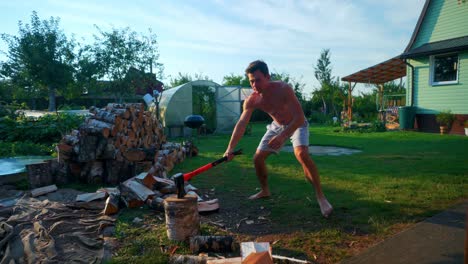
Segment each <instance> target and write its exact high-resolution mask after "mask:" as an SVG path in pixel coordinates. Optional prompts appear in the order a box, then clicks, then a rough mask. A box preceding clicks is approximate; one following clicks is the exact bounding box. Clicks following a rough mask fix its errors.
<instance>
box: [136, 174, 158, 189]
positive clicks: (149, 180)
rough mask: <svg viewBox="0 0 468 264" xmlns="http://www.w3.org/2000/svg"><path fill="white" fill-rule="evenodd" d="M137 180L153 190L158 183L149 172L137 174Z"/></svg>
mask: <svg viewBox="0 0 468 264" xmlns="http://www.w3.org/2000/svg"><path fill="white" fill-rule="evenodd" d="M135 180H136V181H138V182H140V183H141V184H143V185H145V186H146V187H147V188H148V189H151V190H153V187H154V184H155V183H156V179H155V178H154V177H153V176H152V175H151V174H149V173H147V172H142V173H140V174H138V175H137V176H135Z"/></svg>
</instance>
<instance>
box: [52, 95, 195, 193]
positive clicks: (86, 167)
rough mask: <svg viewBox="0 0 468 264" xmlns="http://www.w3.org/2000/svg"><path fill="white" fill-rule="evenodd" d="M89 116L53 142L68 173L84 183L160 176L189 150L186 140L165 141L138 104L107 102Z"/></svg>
mask: <svg viewBox="0 0 468 264" xmlns="http://www.w3.org/2000/svg"><path fill="white" fill-rule="evenodd" d="M90 113H91V115H90V116H89V117H87V118H86V120H85V122H84V123H83V124H82V125H81V126H80V127H79V129H78V130H73V131H72V132H71V133H70V134H68V135H65V136H64V137H63V138H62V140H61V141H60V143H59V144H58V146H57V150H58V153H59V157H58V160H59V163H60V164H61V167H62V168H65V169H64V170H65V171H66V174H67V176H69V178H73V179H79V181H80V182H84V183H102V184H111V185H117V184H119V183H121V182H123V181H125V180H127V179H129V178H131V177H133V176H135V175H137V174H139V173H141V172H143V171H149V170H151V171H152V174H153V175H155V176H158V177H162V178H165V177H167V173H168V172H169V171H170V170H172V168H173V167H174V165H175V164H177V163H179V162H182V161H183V160H184V159H185V157H186V155H187V154H188V155H191V154H192V152H194V149H193V146H192V145H191V144H190V143H189V144H187V145H182V144H179V143H170V142H166V136H165V135H164V133H163V127H162V124H161V122H160V121H159V120H158V118H157V116H156V114H155V113H153V112H149V111H145V109H144V105H143V104H141V103H132V104H115V103H110V104H108V105H107V106H106V107H104V108H102V109H100V108H96V107H91V109H90Z"/></svg>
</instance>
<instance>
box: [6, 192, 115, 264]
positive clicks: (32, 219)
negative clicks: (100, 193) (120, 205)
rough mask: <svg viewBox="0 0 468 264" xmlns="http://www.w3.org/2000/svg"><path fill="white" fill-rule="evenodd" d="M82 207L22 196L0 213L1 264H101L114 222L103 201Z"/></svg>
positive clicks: (80, 205)
mask: <svg viewBox="0 0 468 264" xmlns="http://www.w3.org/2000/svg"><path fill="white" fill-rule="evenodd" d="M83 205H84V204H77V203H73V202H68V203H62V202H55V201H51V200H48V199H46V200H43V201H41V200H39V199H34V198H30V197H27V196H23V197H22V198H20V199H19V200H18V202H17V203H16V205H15V206H13V207H10V208H6V209H2V210H0V259H1V261H0V264H3V263H71V262H72V263H100V262H101V260H102V258H103V254H104V248H103V238H102V235H101V234H102V231H103V229H104V228H106V227H108V226H113V225H114V222H115V218H112V217H109V216H106V215H103V214H102V208H103V206H104V202H103V201H100V202H97V203H95V204H87V205H86V206H87V209H84V208H83Z"/></svg>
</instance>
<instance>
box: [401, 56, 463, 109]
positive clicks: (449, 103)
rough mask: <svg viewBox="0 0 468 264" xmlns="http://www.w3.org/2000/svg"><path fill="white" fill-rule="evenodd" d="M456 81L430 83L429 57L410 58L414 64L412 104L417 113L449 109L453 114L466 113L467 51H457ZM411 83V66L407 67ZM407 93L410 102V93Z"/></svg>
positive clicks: (408, 83)
mask: <svg viewBox="0 0 468 264" xmlns="http://www.w3.org/2000/svg"><path fill="white" fill-rule="evenodd" d="M458 55H459V72H458V83H457V84H450V85H434V86H433V85H431V84H430V79H429V78H430V62H429V57H424V58H420V59H413V60H410V61H409V63H410V64H411V65H413V66H414V87H415V89H414V106H416V107H417V113H418V114H436V113H438V112H440V111H444V110H450V111H452V112H453V113H454V114H468V51H466V52H462V53H459V54H458ZM407 72H408V75H409V77H410V78H409V80H408V82H407V87H410V85H411V75H410V73H411V68H409V67H408V69H407ZM406 94H407V98H406V100H407V102H410V99H411V97H410V96H411V93H409V92H408V93H406Z"/></svg>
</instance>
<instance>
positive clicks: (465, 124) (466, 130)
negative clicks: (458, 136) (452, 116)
mask: <svg viewBox="0 0 468 264" xmlns="http://www.w3.org/2000/svg"><path fill="white" fill-rule="evenodd" d="M464 126H465V135H466V136H468V120H465V123H464Z"/></svg>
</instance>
